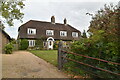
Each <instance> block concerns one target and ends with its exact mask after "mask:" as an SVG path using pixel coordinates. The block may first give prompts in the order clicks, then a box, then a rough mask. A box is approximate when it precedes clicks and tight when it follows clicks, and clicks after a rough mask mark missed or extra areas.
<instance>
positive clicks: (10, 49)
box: [4, 43, 13, 54]
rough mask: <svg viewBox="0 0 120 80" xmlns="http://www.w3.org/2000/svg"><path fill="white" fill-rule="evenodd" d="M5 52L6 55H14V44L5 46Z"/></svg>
mask: <svg viewBox="0 0 120 80" xmlns="http://www.w3.org/2000/svg"><path fill="white" fill-rule="evenodd" d="M4 50H5V53H6V54H12V51H13V45H12V43H8V44H7V45H6V46H5V48H4Z"/></svg>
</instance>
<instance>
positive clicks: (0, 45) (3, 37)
mask: <svg viewBox="0 0 120 80" xmlns="http://www.w3.org/2000/svg"><path fill="white" fill-rule="evenodd" d="M10 40H11V38H10V36H9V35H8V34H7V33H6V32H5V31H4V30H3V29H1V28H0V53H4V47H5V45H6V44H8V43H9V42H10Z"/></svg>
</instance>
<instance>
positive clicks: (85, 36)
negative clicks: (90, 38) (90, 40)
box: [82, 30, 87, 38]
mask: <svg viewBox="0 0 120 80" xmlns="http://www.w3.org/2000/svg"><path fill="white" fill-rule="evenodd" d="M82 37H83V38H87V35H86V32H85V30H84V32H83V35H82Z"/></svg>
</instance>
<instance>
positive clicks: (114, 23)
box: [68, 5, 120, 78]
mask: <svg viewBox="0 0 120 80" xmlns="http://www.w3.org/2000/svg"><path fill="white" fill-rule="evenodd" d="M118 16H120V10H119V9H118V8H117V7H116V6H113V5H108V6H107V5H105V7H104V9H101V10H99V11H98V13H97V14H95V15H94V16H92V21H91V24H90V27H89V30H88V31H89V32H90V33H92V35H91V36H90V38H83V39H81V40H80V41H76V42H75V43H73V44H72V46H71V51H72V52H75V53H77V54H83V55H87V56H91V57H94V58H100V59H104V60H107V61H112V62H117V63H119V61H120V58H119V56H120V54H119V52H120V50H119V48H120V45H119V44H120V40H119V37H120V36H119V32H120V31H119V30H120V27H119V26H120V24H119V22H118V21H120V18H119V17H118ZM68 57H69V58H71V59H74V60H77V61H81V62H84V63H87V64H90V65H93V66H95V67H100V68H103V69H106V70H110V71H112V72H115V73H120V71H119V66H118V65H113V64H109V63H104V62H100V61H97V60H92V59H87V58H83V57H81V56H74V55H72V54H69V55H68ZM69 63H70V64H71V61H69ZM71 66H72V67H78V68H80V69H81V70H84V72H85V71H87V72H89V71H91V72H93V73H95V74H97V75H98V76H100V77H102V78H117V77H118V76H116V75H112V74H109V73H106V72H102V71H100V70H96V69H93V68H90V67H87V66H84V65H80V64H78V63H74V64H71ZM72 67H70V69H71V70H72V69H73V68H72ZM76 70H78V69H76ZM90 75H91V73H90Z"/></svg>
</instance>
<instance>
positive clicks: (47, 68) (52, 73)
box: [2, 51, 67, 78]
mask: <svg viewBox="0 0 120 80" xmlns="http://www.w3.org/2000/svg"><path fill="white" fill-rule="evenodd" d="M2 76H3V78H67V75H66V74H64V73H63V72H61V71H59V70H58V69H57V68H56V67H55V66H53V65H51V64H49V63H47V62H46V61H44V60H43V59H41V58H38V57H37V56H35V55H33V54H32V53H30V52H28V51H15V52H13V54H3V55H2Z"/></svg>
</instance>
